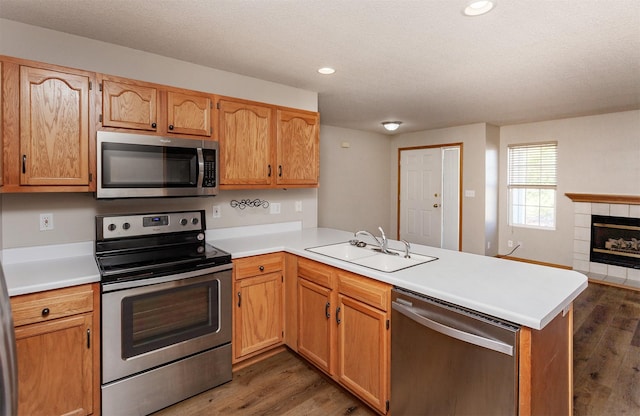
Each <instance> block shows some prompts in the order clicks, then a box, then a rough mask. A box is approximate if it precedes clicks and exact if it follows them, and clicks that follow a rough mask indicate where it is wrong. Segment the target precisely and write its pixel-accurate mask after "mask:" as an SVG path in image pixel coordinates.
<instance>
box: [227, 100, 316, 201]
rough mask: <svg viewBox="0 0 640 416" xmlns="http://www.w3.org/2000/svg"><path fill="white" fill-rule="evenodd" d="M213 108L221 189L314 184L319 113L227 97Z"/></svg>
mask: <svg viewBox="0 0 640 416" xmlns="http://www.w3.org/2000/svg"><path fill="white" fill-rule="evenodd" d="M217 108H218V117H219V123H218V124H219V141H220V160H221V163H220V164H221V166H220V188H221V189H247V188H256V189H258V188H273V187H278V188H282V187H314V186H317V185H318V175H319V160H320V150H319V131H318V119H319V117H318V113H314V112H310V111H303V110H292V109H284V108H279V107H276V106H270V105H267V104H260V103H253V102H250V101H244V100H234V99H230V98H223V99H220V100H219V101H218V104H217Z"/></svg>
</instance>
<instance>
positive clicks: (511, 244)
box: [507, 240, 513, 248]
mask: <svg viewBox="0 0 640 416" xmlns="http://www.w3.org/2000/svg"><path fill="white" fill-rule="evenodd" d="M507 247H509V248H512V247H513V240H509V241H507Z"/></svg>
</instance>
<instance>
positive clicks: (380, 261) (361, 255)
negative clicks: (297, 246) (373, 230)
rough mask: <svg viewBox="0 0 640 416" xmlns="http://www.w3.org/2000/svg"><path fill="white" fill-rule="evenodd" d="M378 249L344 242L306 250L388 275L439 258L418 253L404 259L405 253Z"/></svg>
mask: <svg viewBox="0 0 640 416" xmlns="http://www.w3.org/2000/svg"><path fill="white" fill-rule="evenodd" d="M377 249H378V248H377V247H375V246H370V245H367V246H366V247H356V246H354V245H351V244H350V243H349V242H344V243H336V244H329V245H326V246H319V247H311V248H307V249H306V250H307V251H311V252H313V253H318V254H322V255H324V256H328V257H333V258H334V259H338V260H343V261H346V262H349V263H353V264H357V265H360V266H364V267H369V268H371V269H375V270H378V271H381V272H386V273H392V272H396V271H398V270H402V269H406V268H408V267H413V266H417V265H419V264H424V263H428V262H430V261H434V260H437V259H438V258H437V257H431V256H425V255H422V254H416V253H409V254H410V257H408V258H407V257H404V251H400V250H393V249H391V250H389V251H390V252H393V253H397V255H393V254H385V253H381V252H379V251H377Z"/></svg>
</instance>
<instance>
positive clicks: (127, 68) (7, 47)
mask: <svg viewBox="0 0 640 416" xmlns="http://www.w3.org/2000/svg"><path fill="white" fill-rule="evenodd" d="M0 55H8V56H13V57H17V58H23V59H31V60H34V61H40V62H46V63H50V64H57V65H64V66H68V67H72V68H78V69H84V70H87V71H95V72H101V73H104V74H108V75H117V76H122V77H127V78H132V79H137V80H141V81H147V82H156V83H158V84H164V85H171V86H174V87H179V88H187V89H192V90H196V91H204V92H210V93H213V94H220V95H227V96H231V97H236V98H244V99H247V100H254V101H260V102H264V103H270V104H277V105H282V106H287V107H293V108H300V109H304V110H309V111H317V110H318V94H317V93H315V92H312V91H306V90H301V89H299V88H293V87H289V86H286V85H282V84H276V83H273V82H268V81H263V80H260V79H256V78H251V77H246V76H243V75H238V74H233V73H231V72H225V71H220V70H217V69H213V68H208V67H204V66H201V65H196V64H192V63H189V62H185V61H179V60H177V59H172V58H167V57H164V56H160V55H156V54H152V53H148V52H143V51H139V50H136V49H131V48H125V47H123V46H118V45H114V44H110V43H105V42H99V41H96V40H92V39H88V38H83V37H80V36H75V35H69V34H67V33H62V32H56V31H53V30H49V29H44V28H41V27H37V26H31V25H26V24H23V23H18V22H14V21H12V20H6V19H0Z"/></svg>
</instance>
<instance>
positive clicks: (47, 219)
mask: <svg viewBox="0 0 640 416" xmlns="http://www.w3.org/2000/svg"><path fill="white" fill-rule="evenodd" d="M50 230H53V214H51V213H48V214H40V231H50Z"/></svg>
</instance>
